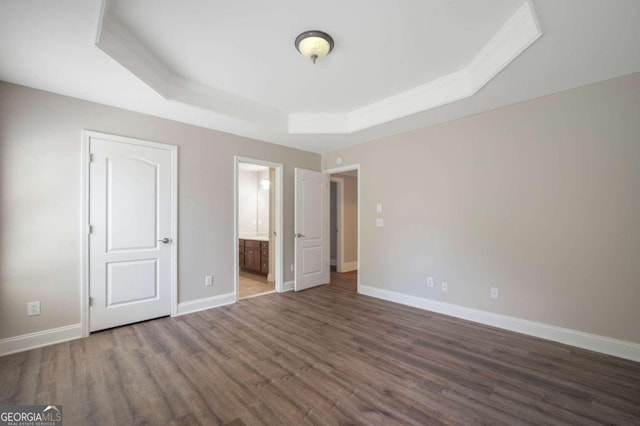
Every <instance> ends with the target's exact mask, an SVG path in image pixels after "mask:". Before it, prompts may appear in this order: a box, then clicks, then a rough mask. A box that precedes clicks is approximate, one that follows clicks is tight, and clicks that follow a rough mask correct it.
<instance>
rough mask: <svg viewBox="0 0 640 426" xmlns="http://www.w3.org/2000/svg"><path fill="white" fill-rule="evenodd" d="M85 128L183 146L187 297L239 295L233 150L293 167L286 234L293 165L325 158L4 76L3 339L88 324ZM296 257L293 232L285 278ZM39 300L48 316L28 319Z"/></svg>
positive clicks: (181, 264)
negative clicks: (83, 255)
mask: <svg viewBox="0 0 640 426" xmlns="http://www.w3.org/2000/svg"><path fill="white" fill-rule="evenodd" d="M82 129H88V130H95V131H100V132H105V133H112V134H117V135H123V136H129V137H134V138H140V139H147V140H152V141H158V142H165V143H171V144H175V145H178V146H179V177H178V178H179V208H178V209H179V223H178V227H179V234H180V246H179V259H178V282H179V301H180V302H185V301H190V300H195V299H199V298H203V297H210V296H214V295H218V294H224V293H229V292H232V291H233V271H234V268H235V265H234V264H233V255H234V252H233V251H232V247H235V245H233V244H232V242H233V156H234V155H241V156H246V157H252V158H258V159H263V160H268V161H274V162H279V163H283V164H284V205H285V207H284V230H283V231H284V235H292V234H293V232H294V230H293V195H294V194H293V169H294V167H304V168H307V169H312V170H318V169H319V166H320V156H319V155H317V154H312V153H308V152H304V151H300V150H295V149H290V148H285V147H282V146H278V145H273V144H269V143H265V142H259V141H255V140H251V139H247V138H242V137H239V136H233V135H229V134H225V133H220V132H216V131H213V130H208V129H204V128H200V127H196V126H191V125H187V124H181V123H177V122H174V121H170V120H165V119H161V118H156V117H151V116H147V115H143V114H139V113H134V112H130V111H125V110H122V109H118V108H112V107H108V106H104V105H99V104H95V103H91V102H85V101H80V100H77V99H73V98H69V97H64V96H60V95H56V94H52V93H47V92H43V91H39V90H33V89H28V88H25V87H21V86H16V85H12V84H8V83H3V82H0V230H1V231H0V338H5V337H11V336H16V335H21V334H25V333H31V332H35V331H39V330H45V329H51V328H55V327H61V326H65V325H70V324H76V323H78V322H79V321H80V295H79V294H80V164H81V163H80V147H81V142H80V141H81V130H82ZM291 263H293V239H291V238H284V265H285V267H284V278H285V281H287V280H292V279H293V273H292V272H291V270H290V268H289V265H290V264H291ZM206 274H213V276H214V285H213V287H205V286H204V276H205V275H206ZM32 300H40V301H41V302H42V314H41V315H40V316H36V317H27V316H26V304H27V302H28V301H32Z"/></svg>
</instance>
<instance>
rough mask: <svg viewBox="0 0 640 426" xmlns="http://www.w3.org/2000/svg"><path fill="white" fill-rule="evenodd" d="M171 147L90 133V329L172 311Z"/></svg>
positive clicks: (135, 320) (144, 318)
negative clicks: (136, 142)
mask: <svg viewBox="0 0 640 426" xmlns="http://www.w3.org/2000/svg"><path fill="white" fill-rule="evenodd" d="M171 148H172V147H171V146H168V145H167V149H163V148H162V144H154V146H153V147H152V146H145V145H138V144H135V143H124V142H122V141H114V140H108V139H107V138H104V139H103V138H96V137H91V138H90V140H89V152H90V154H91V158H92V160H91V164H90V170H89V223H90V225H91V228H92V232H91V235H90V237H89V238H90V242H89V268H90V269H89V296H90V298H91V299H90V300H91V303H90V308H89V330H90V331H96V330H102V329H105V328H110V327H116V326H119V325H123V324H129V323H133V322H137V321H142V320H147V319H151V318H157V317H161V316H165V315H169V314H170V313H171V277H172V262H171V244H172V243H173V241H172V238H173V236H172V235H171V230H172V217H171V215H172V208H171V203H172V179H173V176H172V173H174V171H173V170H172V151H171Z"/></svg>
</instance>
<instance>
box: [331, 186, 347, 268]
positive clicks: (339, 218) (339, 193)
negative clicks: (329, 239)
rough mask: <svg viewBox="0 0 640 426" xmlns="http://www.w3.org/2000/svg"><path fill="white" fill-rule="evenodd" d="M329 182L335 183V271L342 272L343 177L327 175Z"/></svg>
mask: <svg viewBox="0 0 640 426" xmlns="http://www.w3.org/2000/svg"><path fill="white" fill-rule="evenodd" d="M329 182H334V183H335V184H336V222H337V223H336V228H338V235H337V236H336V238H337V241H336V272H342V270H343V269H344V255H343V253H344V234H343V232H342V225H343V224H344V179H343V178H341V177H337V176H331V175H329ZM329 191H331V185H329Z"/></svg>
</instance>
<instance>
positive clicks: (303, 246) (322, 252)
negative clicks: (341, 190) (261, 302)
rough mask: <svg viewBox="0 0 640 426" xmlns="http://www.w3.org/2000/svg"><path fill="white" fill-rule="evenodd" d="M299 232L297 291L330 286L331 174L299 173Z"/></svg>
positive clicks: (296, 208) (297, 191)
mask: <svg viewBox="0 0 640 426" xmlns="http://www.w3.org/2000/svg"><path fill="white" fill-rule="evenodd" d="M295 230H296V231H295V232H296V234H295V242H296V244H295V281H294V289H295V291H300V290H305V289H307V288H311V287H315V286H318V285H321V284H328V283H329V280H330V270H329V248H330V247H329V175H328V174H326V173H322V172H315V171H312V170H305V169H299V168H296V169H295Z"/></svg>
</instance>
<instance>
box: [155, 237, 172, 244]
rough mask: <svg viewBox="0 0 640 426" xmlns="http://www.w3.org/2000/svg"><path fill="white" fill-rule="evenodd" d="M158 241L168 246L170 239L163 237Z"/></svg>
mask: <svg viewBox="0 0 640 426" xmlns="http://www.w3.org/2000/svg"><path fill="white" fill-rule="evenodd" d="M158 241H160V242H161V243H163V244H169V243H170V242H171V238H167V237H164V238H163V239H161V240H158Z"/></svg>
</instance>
